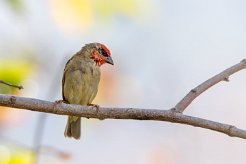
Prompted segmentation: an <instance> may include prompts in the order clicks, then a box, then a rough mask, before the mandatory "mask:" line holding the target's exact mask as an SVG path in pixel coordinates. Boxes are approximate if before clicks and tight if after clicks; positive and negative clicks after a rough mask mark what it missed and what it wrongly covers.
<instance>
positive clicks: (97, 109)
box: [88, 104, 99, 113]
mask: <svg viewBox="0 0 246 164" xmlns="http://www.w3.org/2000/svg"><path fill="white" fill-rule="evenodd" d="M88 106H93V107H96V112H97V113H98V112H99V105H97V104H88Z"/></svg>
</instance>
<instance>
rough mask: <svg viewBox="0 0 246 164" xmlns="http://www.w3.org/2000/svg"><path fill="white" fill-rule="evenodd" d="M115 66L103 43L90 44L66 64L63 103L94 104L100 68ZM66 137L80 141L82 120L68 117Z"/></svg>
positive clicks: (63, 78) (63, 79)
mask: <svg viewBox="0 0 246 164" xmlns="http://www.w3.org/2000/svg"><path fill="white" fill-rule="evenodd" d="M105 63H107V64H111V65H114V62H113V60H112V58H111V53H110V51H109V49H108V48H107V47H106V46H105V45H104V44H102V43H97V42H96V43H89V44H86V45H85V46H83V47H82V48H81V50H80V51H78V52H77V53H75V54H74V55H73V56H72V57H71V58H70V59H69V60H68V61H67V63H66V65H65V68H64V72H63V77H62V97H63V101H64V102H66V103H69V104H79V105H89V106H90V105H93V106H96V107H97V109H98V105H94V104H92V101H93V99H94V98H95V97H96V94H97V91H98V85H99V82H100V76H101V72H100V67H101V66H102V65H104V64H105ZM64 136H65V137H70V138H74V139H80V136H81V118H80V117H76V116H68V119H67V124H66V127H65V131H64Z"/></svg>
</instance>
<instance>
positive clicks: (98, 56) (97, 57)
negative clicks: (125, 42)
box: [91, 43, 111, 67]
mask: <svg viewBox="0 0 246 164" xmlns="http://www.w3.org/2000/svg"><path fill="white" fill-rule="evenodd" d="M110 55H111V54H110V51H109V49H108V48H107V47H106V46H105V45H103V44H101V43H97V48H96V49H93V51H92V55H91V58H92V59H93V60H94V61H95V62H96V65H98V66H99V67H100V66H101V65H103V64H104V63H106V62H105V59H104V58H105V57H109V56H110Z"/></svg>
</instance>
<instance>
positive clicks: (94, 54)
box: [91, 49, 105, 67]
mask: <svg viewBox="0 0 246 164" xmlns="http://www.w3.org/2000/svg"><path fill="white" fill-rule="evenodd" d="M91 58H92V59H93V60H94V61H95V63H96V65H98V66H99V67H100V66H101V65H103V64H104V63H105V61H104V59H103V58H102V56H101V55H100V54H99V53H98V51H97V50H95V49H94V50H93V51H92V55H91Z"/></svg>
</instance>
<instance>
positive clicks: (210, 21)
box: [0, 0, 246, 164]
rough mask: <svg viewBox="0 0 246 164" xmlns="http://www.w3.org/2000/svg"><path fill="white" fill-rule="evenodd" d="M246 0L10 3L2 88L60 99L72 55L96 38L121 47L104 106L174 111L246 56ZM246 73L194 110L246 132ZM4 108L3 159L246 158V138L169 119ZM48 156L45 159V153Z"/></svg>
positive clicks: (102, 163)
mask: <svg viewBox="0 0 246 164" xmlns="http://www.w3.org/2000/svg"><path fill="white" fill-rule="evenodd" d="M245 8H246V1H243V0H241V1H240V0H234V1H229V0H224V1H221V0H207V1H197V0H186V1H183V0H172V1H168V0H43V1H31V0H1V1H0V36H1V37H0V80H5V81H6V82H9V83H13V84H20V85H23V87H24V90H18V89H14V88H11V87H8V86H5V85H2V84H0V93H4V94H13V95H18V96H24V97H33V98H39V99H44V100H49V101H55V100H59V99H61V98H62V96H61V79H62V73H63V69H64V66H65V63H66V61H67V60H68V59H69V58H70V57H71V56H72V55H73V54H74V53H76V52H77V51H79V50H80V48H81V47H82V46H83V45H84V44H86V43H90V42H101V43H104V44H105V45H107V47H109V49H110V50H111V53H112V57H113V60H114V63H115V65H114V66H111V65H105V66H103V67H102V77H101V83H100V87H99V93H98V94H97V97H96V99H95V101H94V103H96V104H99V105H100V106H105V107H138V108H153V109H170V108H171V107H173V106H175V104H176V103H177V102H178V101H179V100H180V99H181V98H182V97H183V96H184V95H185V94H186V93H187V92H188V91H189V90H190V89H192V88H193V87H195V86H197V85H198V84H200V83H201V82H203V81H205V80H207V79H208V78H210V77H211V76H213V75H215V74H217V73H219V72H220V71H222V70H224V69H226V68H228V67H230V66H232V65H234V64H236V63H238V62H239V61H241V60H242V59H244V58H245V54H246V46H245V45H246V19H245V18H246V10H245ZM245 83H246V73H245V72H244V71H242V72H239V73H237V74H235V75H233V76H232V77H231V78H230V82H229V83H226V82H221V83H219V84H218V85H216V86H214V87H213V88H212V89H209V90H208V91H207V92H205V93H204V94H202V95H201V96H200V97H199V98H197V99H196V100H195V101H194V103H193V104H192V105H190V106H189V107H188V109H187V110H186V111H185V113H186V114H189V115H192V116H197V117H202V118H206V119H210V120H214V121H218V122H222V123H229V124H233V125H236V126H237V127H239V128H243V129H246V121H245V114H246V110H245V107H246V101H245V97H246V87H245ZM66 119H67V117H66V116H58V115H52V114H43V113H38V112H31V111H26V110H17V109H11V110H10V109H8V108H3V107H0V164H28V163H34V162H37V163H39V164H43V163H52V164H55V163H59V164H60V163H61V164H62V163H64V164H80V163H85V164H114V163H117V164H125V163H127V164H193V163H200V164H211V163H212V164H220V163H223V164H231V163H237V164H240V163H242V164H243V163H245V151H246V141H245V140H242V139H239V138H231V137H228V136H226V135H224V134H221V133H217V132H214V131H209V130H205V129H200V128H194V127H190V126H185V125H180V124H171V123H168V122H155V121H133V120H104V121H98V120H94V119H83V120H82V138H81V140H79V141H75V140H72V139H68V138H64V136H63V131H64V128H65V124H66ZM37 153H38V156H37V158H35V157H36V154H37Z"/></svg>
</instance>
